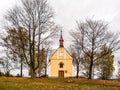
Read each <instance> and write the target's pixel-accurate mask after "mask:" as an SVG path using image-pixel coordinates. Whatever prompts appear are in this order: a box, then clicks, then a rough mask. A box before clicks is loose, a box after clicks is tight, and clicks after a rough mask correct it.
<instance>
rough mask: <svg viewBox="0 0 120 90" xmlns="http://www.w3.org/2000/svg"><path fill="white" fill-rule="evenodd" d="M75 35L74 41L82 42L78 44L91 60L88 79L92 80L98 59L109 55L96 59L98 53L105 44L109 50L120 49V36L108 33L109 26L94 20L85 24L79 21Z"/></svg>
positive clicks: (87, 20)
mask: <svg viewBox="0 0 120 90" xmlns="http://www.w3.org/2000/svg"><path fill="white" fill-rule="evenodd" d="M74 33H76V35H74V36H72V37H73V40H74V41H75V42H76V41H80V42H79V43H78V44H79V45H80V48H82V52H83V53H84V54H85V55H87V56H88V57H89V58H90V63H89V77H88V78H89V79H91V78H92V70H93V65H94V63H95V62H96V61H97V60H98V58H101V57H103V56H104V55H106V54H107V53H109V51H106V52H105V53H102V55H100V56H99V57H96V52H97V51H99V50H100V47H101V46H102V45H105V44H106V46H107V47H108V50H112V51H116V50H118V49H120V40H119V39H118V38H119V36H118V35H117V34H113V33H112V32H110V31H108V24H105V23H104V22H103V21H96V20H92V19H86V21H85V22H78V21H77V29H76V31H74ZM88 52H89V53H88Z"/></svg>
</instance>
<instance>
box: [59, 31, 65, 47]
mask: <svg viewBox="0 0 120 90" xmlns="http://www.w3.org/2000/svg"><path fill="white" fill-rule="evenodd" d="M59 42H60V47H64V45H63V42H64V40H63V37H62V30H61V35H60V40H59Z"/></svg>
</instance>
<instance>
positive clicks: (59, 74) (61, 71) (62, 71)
mask: <svg viewBox="0 0 120 90" xmlns="http://www.w3.org/2000/svg"><path fill="white" fill-rule="evenodd" d="M58 77H59V78H64V70H59V71H58Z"/></svg>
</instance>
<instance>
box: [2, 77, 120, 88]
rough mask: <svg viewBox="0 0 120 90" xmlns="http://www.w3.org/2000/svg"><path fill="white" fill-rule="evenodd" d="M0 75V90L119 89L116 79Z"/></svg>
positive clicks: (119, 84)
mask: <svg viewBox="0 0 120 90" xmlns="http://www.w3.org/2000/svg"><path fill="white" fill-rule="evenodd" d="M68 80H69V79H57V78H56V79H52V78H37V79H30V78H16V77H0V90H120V82H119V81H117V80H88V79H81V78H79V79H73V78H72V80H73V81H74V82H72V83H68Z"/></svg>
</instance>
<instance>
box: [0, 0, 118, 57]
mask: <svg viewBox="0 0 120 90" xmlns="http://www.w3.org/2000/svg"><path fill="white" fill-rule="evenodd" d="M19 1H20V0H0V29H1V28H2V26H1V25H2V20H3V19H2V17H3V15H4V14H5V12H6V10H8V9H9V8H12V7H13V6H14V5H16V4H19ZM48 2H49V3H50V5H51V6H52V7H53V9H54V11H55V17H54V20H55V22H56V23H57V24H59V25H61V26H62V27H63V35H64V36H63V37H65V41H66V42H65V43H66V46H67V45H68V44H67V43H69V38H68V37H67V35H66V34H68V32H69V31H70V30H71V29H74V28H75V25H76V23H75V22H76V20H84V19H85V18H87V17H94V19H98V20H105V21H107V22H108V23H109V26H110V28H109V29H110V30H112V31H113V32H114V31H116V32H117V31H120V30H119V29H120V0H48ZM116 58H119V55H117V56H116Z"/></svg>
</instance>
